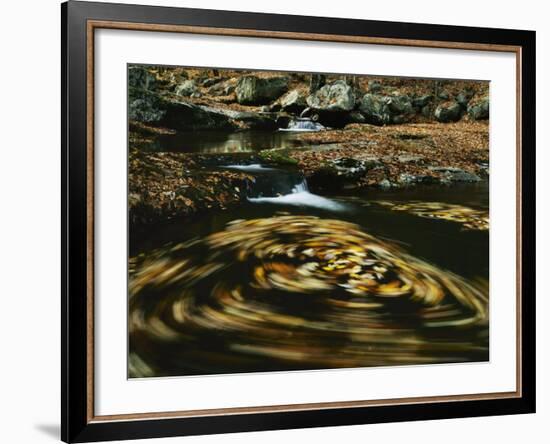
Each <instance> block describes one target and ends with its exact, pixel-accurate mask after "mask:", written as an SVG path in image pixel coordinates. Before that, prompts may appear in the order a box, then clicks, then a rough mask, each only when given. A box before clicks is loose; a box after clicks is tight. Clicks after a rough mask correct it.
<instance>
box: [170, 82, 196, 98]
mask: <svg viewBox="0 0 550 444" xmlns="http://www.w3.org/2000/svg"><path fill="white" fill-rule="evenodd" d="M196 91H197V85H196V84H195V81H194V80H185V81H183V82H182V83H180V84H179V85H177V86H176V89H175V90H174V92H175V93H176V94H177V95H178V96H182V97H189V96H191V95H192V94H193V93H194V92H196Z"/></svg>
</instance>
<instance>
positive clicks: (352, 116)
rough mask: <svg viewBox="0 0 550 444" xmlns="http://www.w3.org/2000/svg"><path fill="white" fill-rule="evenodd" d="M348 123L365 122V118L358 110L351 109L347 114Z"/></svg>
mask: <svg viewBox="0 0 550 444" xmlns="http://www.w3.org/2000/svg"><path fill="white" fill-rule="evenodd" d="M348 120H349V123H366V122H367V119H365V116H364V115H363V114H361V113H360V112H359V111H352V112H351V113H349V116H348Z"/></svg>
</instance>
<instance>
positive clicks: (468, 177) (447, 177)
mask: <svg viewBox="0 0 550 444" xmlns="http://www.w3.org/2000/svg"><path fill="white" fill-rule="evenodd" d="M430 170H431V171H434V172H436V173H440V174H441V175H442V180H443V181H444V182H479V181H481V178H480V177H479V176H477V175H476V174H473V173H469V172H468V171H464V170H463V169H460V168H455V167H439V166H436V167H430Z"/></svg>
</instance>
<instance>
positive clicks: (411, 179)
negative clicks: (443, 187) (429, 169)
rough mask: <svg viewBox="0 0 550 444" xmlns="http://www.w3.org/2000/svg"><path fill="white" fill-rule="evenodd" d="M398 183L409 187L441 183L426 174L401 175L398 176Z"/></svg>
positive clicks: (436, 178)
mask: <svg viewBox="0 0 550 444" xmlns="http://www.w3.org/2000/svg"><path fill="white" fill-rule="evenodd" d="M399 182H400V183H401V184H402V185H404V186H411V185H434V184H438V183H441V180H440V179H439V178H438V177H435V176H430V175H427V174H409V173H402V174H400V175H399Z"/></svg>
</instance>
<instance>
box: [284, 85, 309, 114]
mask: <svg viewBox="0 0 550 444" xmlns="http://www.w3.org/2000/svg"><path fill="white" fill-rule="evenodd" d="M280 105H281V109H282V110H283V111H286V112H287V113H292V114H299V113H301V112H302V111H303V110H304V109H305V108H306V106H307V103H306V98H305V97H304V95H303V94H302V93H301V92H300V91H298V90H297V89H294V90H292V91H290V92H288V93H287V94H285V95H284V96H283V97H281V99H280Z"/></svg>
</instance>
